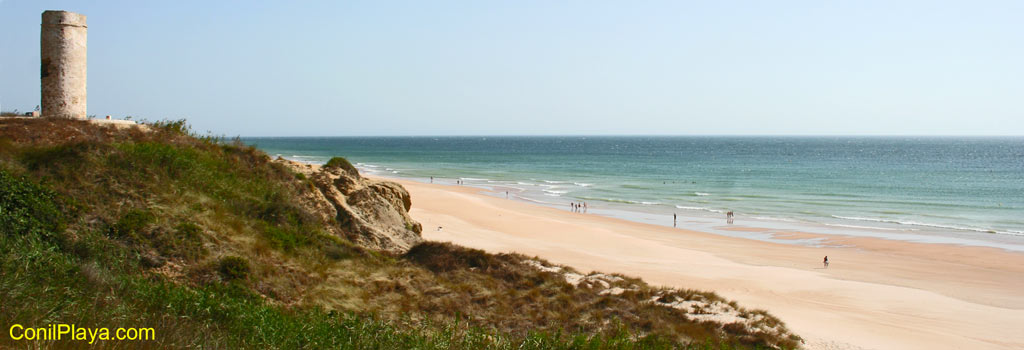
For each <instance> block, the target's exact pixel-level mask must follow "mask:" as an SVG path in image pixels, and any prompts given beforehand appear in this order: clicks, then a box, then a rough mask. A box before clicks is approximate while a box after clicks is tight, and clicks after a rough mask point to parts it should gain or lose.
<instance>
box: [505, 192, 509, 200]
mask: <svg viewBox="0 0 1024 350" xmlns="http://www.w3.org/2000/svg"><path fill="white" fill-rule="evenodd" d="M505 199H508V191H505Z"/></svg>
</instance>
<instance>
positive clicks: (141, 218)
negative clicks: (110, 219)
mask: <svg viewBox="0 0 1024 350" xmlns="http://www.w3.org/2000/svg"><path fill="white" fill-rule="evenodd" d="M154 221H156V216H155V215H153V213H150V212H148V211H145V210H140V209H132V210H129V211H128V212H127V213H125V214H124V216H122V217H121V219H119V220H117V223H115V224H114V225H111V226H110V228H109V229H108V232H109V233H110V235H111V236H113V237H117V238H134V239H138V238H139V235H141V234H142V233H143V232H142V231H143V230H144V229H145V228H146V227H147V226H149V225H150V224H152V223H153V222H154Z"/></svg>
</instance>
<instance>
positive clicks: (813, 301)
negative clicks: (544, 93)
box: [389, 179, 1024, 349]
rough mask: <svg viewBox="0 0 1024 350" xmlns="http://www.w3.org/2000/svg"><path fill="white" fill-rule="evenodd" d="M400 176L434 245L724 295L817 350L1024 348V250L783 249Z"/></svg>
mask: <svg viewBox="0 0 1024 350" xmlns="http://www.w3.org/2000/svg"><path fill="white" fill-rule="evenodd" d="M389 180H394V181H397V182H399V183H401V184H402V185H404V186H405V187H406V188H407V189H408V190H409V191H410V192H411V194H412V198H413V208H412V211H411V214H412V216H413V218H415V219H416V220H418V221H420V222H421V223H422V224H423V227H424V232H423V236H424V238H426V239H429V240H437V241H450V242H454V243H456V244H460V245H464V246H468V247H474V248H479V249H484V250H487V251H490V252H518V253H522V254H526V255H530V256H538V257H541V258H543V259H547V260H549V261H551V262H554V263H557V264H563V265H568V266H571V267H574V268H576V269H578V270H580V271H583V272H589V271H602V272H614V273H621V274H625V275H631V276H637V277H641V278H643V279H644V280H646V281H647V282H649V283H651V284H655V285H664V286H670V287H678V288H692V289H701V290H711V291H715V292H717V293H719V294H720V295H722V296H724V297H726V298H729V299H734V300H736V301H738V302H739V303H740V304H741V305H743V306H745V307H748V308H759V309H766V310H768V311H769V312H771V313H772V314H775V315H776V316H778V317H780V318H781V319H782V320H783V321H785V322H786V323H787V325H788V326H789V327H790V328H791V329H792V330H793V331H794V332H796V333H797V334H799V335H800V336H802V337H804V339H805V341H806V344H805V347H806V348H808V349H1021V348H1024V292H1022V291H1024V254H1020V253H1014V252H1008V251H1004V250H1001V249H995V248H983V247H965V246H955V245H947V244H924V243H910V242H902V241H891V240H884V239H876V238H859V237H852V236H835V235H829V236H821V235H815V234H814V233H807V232H773V233H774V234H775V235H776V237H778V238H783V239H805V238H821V239H823V244H821V246H820V247H808V246H801V245H794V244H780V243H771V242H763V241H755V240H749V239H742V238H733V237H726V236H721V235H714V234H708V233H702V232H696V231H691V230H687V229H686V226H687V224H686V223H685V222H680V225H679V226H680V228H670V227H665V226H657V225H650V224H643V223H636V222H630V221H626V220H621V219H614V218H607V217H602V216H598V215H593V214H581V213H573V212H570V211H569V210H568V208H566V209H564V210H562V209H556V208H550V207H545V206H540V205H535V204H531V203H526V202H522V201H516V200H508V199H505V198H499V197H496V196H490V195H486V194H483V193H482V192H483V190H481V189H477V188H470V187H458V186H447V185H434V184H424V183H420V182H415V181H410V180H403V179H389ZM591 205H593V204H591ZM725 225H726V223H725V220H724V218H723V226H725ZM438 226H443V230H441V231H438V230H437V227H438ZM730 229H732V230H738V231H745V230H749V231H752V232H753V231H764V229H762V228H758V227H752V226H744V225H743V222H742V220H741V218H740V220H737V222H736V223H735V224H734V225H732V226H731V227H730ZM825 255H828V256H829V260H830V262H831V265H830V267H829V268H828V269H824V268H823V267H822V264H821V260H822V257H823V256H825Z"/></svg>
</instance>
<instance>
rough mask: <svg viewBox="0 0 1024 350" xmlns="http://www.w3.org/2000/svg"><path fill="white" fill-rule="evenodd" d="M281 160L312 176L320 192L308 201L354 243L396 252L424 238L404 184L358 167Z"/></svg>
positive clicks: (294, 168) (405, 250)
mask: <svg viewBox="0 0 1024 350" xmlns="http://www.w3.org/2000/svg"><path fill="white" fill-rule="evenodd" d="M277 162H279V163H282V164H284V165H287V166H288V167H290V168H292V169H293V170H294V171H296V172H298V173H301V174H304V175H305V176H306V177H308V178H309V179H310V182H311V183H312V184H313V186H314V187H315V189H316V191H311V192H310V194H308V195H306V196H305V198H304V200H305V201H306V202H307V205H309V206H310V207H312V209H313V212H316V213H320V214H321V216H322V218H323V219H325V220H326V221H331V220H330V219H332V218H333V219H334V221H336V222H337V225H338V228H339V229H340V231H341V232H342V233H343V234H345V235H346V238H348V239H349V240H351V241H352V242H354V243H356V244H358V245H361V246H363V247H366V248H370V249H374V250H382V251H386V252H390V253H395V254H402V253H405V252H407V251H408V250H409V249H410V248H412V247H413V246H414V245H416V244H417V243H420V242H422V241H423V238H422V237H421V236H420V233H421V232H422V226H421V225H420V223H419V222H416V221H415V220H413V219H412V217H410V216H409V208H411V207H412V198H411V197H410V196H409V192H408V191H406V190H405V188H403V187H402V186H401V185H399V184H397V183H394V182H390V181H378V180H372V179H367V178H364V177H362V176H359V173H358V171H356V170H355V169H354V168H347V169H346V168H343V167H334V166H325V167H315V166H310V165H306V164H301V163H298V162H293V161H289V160H285V159H278V160H277Z"/></svg>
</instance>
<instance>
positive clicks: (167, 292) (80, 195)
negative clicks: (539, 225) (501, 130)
mask: <svg viewBox="0 0 1024 350" xmlns="http://www.w3.org/2000/svg"><path fill="white" fill-rule="evenodd" d="M340 162H341V161H338V163H339V164H340ZM346 163H347V162H346ZM312 191H315V188H314V185H313V184H312V183H311V182H310V179H308V178H307V176H305V175H302V174H299V173H295V172H293V171H292V170H290V169H289V168H288V167H286V166H283V165H281V164H280V163H276V162H274V161H272V160H271V159H270V158H269V157H268V156H267V155H265V154H264V153H262V152H260V151H258V150H256V149H253V148H251V147H247V146H245V145H242V144H240V143H238V142H229V141H225V140H221V139H216V138H203V137H195V136H194V135H192V134H191V133H190V132H189V130H188V128H187V126H186V125H185V124H184V123H183V122H165V123H158V124H156V125H154V126H153V127H152V128H151V130H150V131H148V132H147V131H141V130H138V129H134V128H133V129H121V130H119V129H115V128H112V127H101V126H97V125H93V124H89V123H87V122H82V121H70V120H59V121H53V120H39V119H36V120H28V119H19V120H3V121H0V230H2V234H0V300H2V304H0V327H2V330H3V332H4V333H5V334H4V335H3V336H2V337H0V347H8V346H13V347H20V348H27V347H32V348H35V347H41V348H61V349H63V348H78V347H81V348H85V347H90V348H92V347H95V346H99V347H100V348H132V349H135V348H160V349H163V348H204V349H208V348H232V349H233V348H261V349H263V348H277V349H293V348H313V349H320V348H343V349H349V348H351V349H405V348H415V349H478V348H497V349H506V348H507V349H512V348H516V349H672V348H693V349H734V348H735V349H749V348H768V347H773V348H774V347H782V348H793V347H796V346H797V345H798V342H799V338H798V337H796V336H795V335H792V334H790V333H789V332H788V331H786V330H785V327H784V326H783V325H782V324H781V322H779V321H778V320H777V319H775V318H774V317H771V316H770V315H767V314H766V313H765V312H763V311H749V310H742V309H741V308H737V310H741V311H742V312H741V314H742V317H743V318H744V319H750V320H756V323H757V324H758V325H759V326H761V328H751V327H749V326H747V325H743V324H739V323H729V324H722V323H719V322H714V321H710V320H706V319H701V318H699V317H694V314H693V312H687V311H685V310H680V309H676V308H672V307H665V306H663V305H662V304H666V305H667V303H671V302H674V301H675V303H677V304H678V303H680V302H683V301H691V300H706V301H713V302H720V303H726V304H728V302H727V301H724V300H721V298H719V297H717V296H715V295H713V294H712V293H706V292H697V291H685V290H682V291H681V290H668V289H657V288H653V287H650V286H648V285H646V284H645V283H643V282H642V281H640V280H637V279H632V278H628V277H625V276H616V277H615V278H613V279H611V281H612V285H613V286H621V287H622V289H623V290H624V292H622V293H621V294H617V295H613V294H608V293H600V290H603V289H599V288H597V287H593V286H590V285H583V284H579V285H576V286H574V285H572V284H570V283H567V282H566V280H565V278H564V277H563V275H560V274H558V273H553V272H551V270H550V269H545V268H537V266H548V267H550V264H548V263H546V262H543V261H540V260H535V259H530V258H528V257H525V256H519V255H509V254H503V255H493V254H488V253H485V252H482V251H478V250H472V249H466V248H461V247H457V246H453V245H450V244H439V243H430V242H428V243H423V244H421V245H419V246H416V247H414V248H413V249H412V250H410V251H409V252H408V253H406V254H404V255H389V254H386V253H381V252H377V251H373V250H370V249H366V248H363V247H360V246H358V245H356V244H354V243H352V242H351V241H350V240H348V239H346V238H345V237H348V236H347V234H351V232H345V229H344V228H342V225H339V224H338V223H337V222H336V221H335V219H333V218H324V217H323V215H320V213H318V212H316V208H313V207H310V206H309V205H308V203H306V201H304V199H303V198H305V197H308V196H309V195H310V194H311V193H312ZM413 203H415V198H413ZM413 205H415V204H413ZM527 261H530V262H531V263H526V262H527ZM531 264H532V265H531ZM562 271H571V270H569V269H563V270H562ZM572 272H573V273H575V272H574V271H572ZM655 301H657V302H655ZM731 305H733V306H734V307H735V306H736V305H735V303H732V304H731ZM16 323H17V324H21V325H24V326H26V327H45V326H48V325H50V324H57V323H74V324H76V325H78V326H81V327H107V328H111V329H115V328H117V327H153V328H154V329H155V330H156V340H155V341H115V340H110V341H101V342H100V343H99V344H98V345H94V346H88V345H87V344H86V343H85V342H81V341H68V340H62V341H37V342H26V341H24V340H22V341H14V340H12V339H10V337H9V335H8V334H7V333H8V329H9V328H10V326H11V325H12V324H16ZM765 329H770V330H773V331H771V332H768V331H764V330H765Z"/></svg>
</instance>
